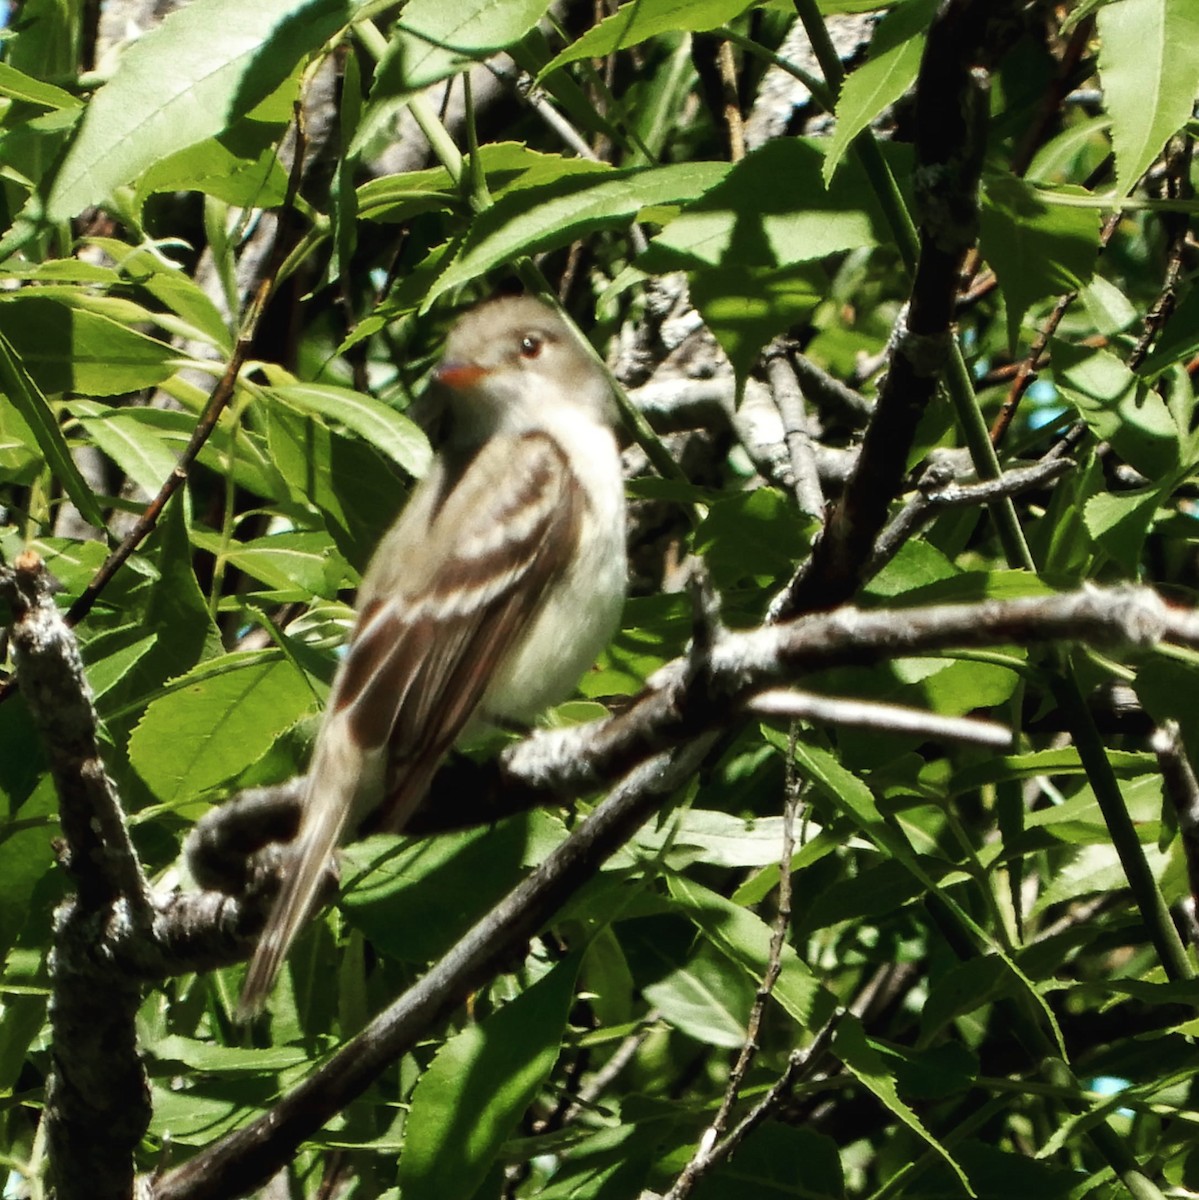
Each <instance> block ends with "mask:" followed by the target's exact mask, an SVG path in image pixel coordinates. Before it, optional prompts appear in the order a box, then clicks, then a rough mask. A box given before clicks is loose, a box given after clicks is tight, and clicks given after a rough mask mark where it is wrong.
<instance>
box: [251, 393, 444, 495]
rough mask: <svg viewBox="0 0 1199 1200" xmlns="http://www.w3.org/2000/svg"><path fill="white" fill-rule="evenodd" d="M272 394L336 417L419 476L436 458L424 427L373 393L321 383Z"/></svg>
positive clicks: (284, 400) (285, 400)
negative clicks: (370, 394)
mask: <svg viewBox="0 0 1199 1200" xmlns="http://www.w3.org/2000/svg"><path fill="white" fill-rule="evenodd" d="M270 394H271V395H272V396H274V397H276V398H277V399H278V400H281V401H283V402H284V403H285V404H290V405H293V406H294V407H296V408H299V409H301V410H303V411H305V412H314V413H320V414H321V415H322V416H326V417H332V418H333V419H334V420H335V421H337V422H338V423H339V424H341V425H344V426H345V427H346V428H347V429H349V430H352V431H353V432H354V433H356V434H358V436H359V437H362V438H364V439H365V440H366V441H368V442H370V444H371V445H372V446H375V447H376V448H378V449H379V450H382V451H383V453H384V454H386V455H388V456H389V457H390V458H391V459H392V460H393V461H395V462H396V463H398V464H399V465H400V466H401V467H403V469H404V470H405V471H407V472H408V474H409V475H411V476H413V477H414V478H416V479H420V478H421V477H422V476H423V475H424V474H425V472H426V471H428V469H429V464H430V462H432V460H433V451H432V449H431V448H430V446H429V439H428V438H427V437H426V436H425V432H424V430H422V429H421V428H420V426H418V425H417V424H416V423H415V422H414V421H412V420H411V419H410V418H409V417H406V416H404V415H403V413H398V412H396V410H395V409H394V408H391V407H390V406H389V405H386V404H384V403H383V402H382V401H381V400H376V399H375V398H374V397H373V396H367V395H365V394H363V393H362V392H355V391H352V390H351V389H350V388H340V387H333V386H332V385H329V384H319V383H291V384H284V385H282V386H280V387H273V388H271V389H270Z"/></svg>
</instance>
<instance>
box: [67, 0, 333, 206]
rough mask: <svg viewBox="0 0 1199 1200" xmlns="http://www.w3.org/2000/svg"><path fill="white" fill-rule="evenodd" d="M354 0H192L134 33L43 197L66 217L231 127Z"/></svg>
mask: <svg viewBox="0 0 1199 1200" xmlns="http://www.w3.org/2000/svg"><path fill="white" fill-rule="evenodd" d="M352 10H353V6H352V4H351V3H350V2H349V0H257V2H256V3H254V4H245V3H243V0H193V3H190V4H188V5H186V6H185V7H183V8H180V9H176V10H175V11H174V12H172V13H169V14H168V15H167V16H166V17H165V18H164V20H163V22H162V24H161V25H159V26H158V28H156V29H152V30H150V31H149V32H148V33H146V34H144V35H143V36H142V37H140V38H138V39H137V40H136V41H134V42H133V43H132V44H131V45H130V46H129V47H128V49H127V50H126V51H125V53H124V55H123V56H122V57H121V59H120V62H119V65H118V67H117V70H116V72H115V74H114V75H113V77H112V78H111V79H110V80H109V81H108V82H107V83H106V84H105V85H104V86H103V87H102V88H100V89H99V91H97V92H96V94H95V95H94V96H93V97H92V99H91V102H90V103H89V104H88V106H87V112H86V115H85V116H84V119H83V124H82V126H81V127H80V130H79V135H78V137H77V138H76V139H75V141H74V143H73V144H72V146H71V148H70V150H69V151H68V152H67V156H66V158H65V159H64V160H63V163H62V166H61V167H60V168H59V171H58V175H57V177H56V178H55V180H54V182H53V184H52V186H51V188H50V194H49V196H48V197H47V199H46V217H47V219H48V220H50V221H62V220H66V219H68V218H70V217H73V216H75V215H77V214H78V213H79V212H80V211H82V210H83V209H84V208H86V207H87V206H88V205H89V204H98V203H101V202H103V201H105V200H107V199H108V198H109V197H111V196H112V194H113V193H114V191H115V190H116V189H117V188H119V187H121V186H122V185H123V184H126V183H130V182H131V181H133V180H134V179H136V178H137V176H138V175H140V174H141V173H142V172H143V171H144V170H146V168H148V167H150V166H152V165H153V164H154V163H156V162H158V161H159V160H161V159H165V158H167V157H168V156H169V155H171V154H174V153H176V152H177V151H179V150H183V149H186V148H187V147H188V146H194V145H195V144H196V143H198V142H202V141H204V140H205V139H206V138H211V137H216V136H217V134H219V133H221V132H222V131H223V130H225V129H227V128H229V126H230V125H232V124H233V123H234V122H235V121H236V120H237V119H238V118H240V117H243V116H245V115H246V114H248V113H249V112H250V110H251V109H253V108H254V106H255V105H257V104H258V103H259V101H261V100H263V99H264V98H265V97H267V96H269V95H270V94H271V93H272V92H273V91H274V90H275V88H276V87H278V86H279V84H280V83H281V82H282V81H283V80H284V79H285V78H287V76H288V75H289V74H290V73H291V72H292V71H293V70H294V69H295V65H296V63H297V62H298V61H299V60H300V59H301V58H303V57H304V56H305V55H307V54H310V53H311V52H313V51H315V50H317V49H319V48H320V47H321V46H322V45H323V44H324V43H325V42H326V41H327V40H328V39H329V38H330V37H332V35H333V34H334V33H336V32H337V30H338V29H339V28H340V27H341V26H343V25H344V24H346V22H347V21H348V20H349V19H350V16H351V13H352Z"/></svg>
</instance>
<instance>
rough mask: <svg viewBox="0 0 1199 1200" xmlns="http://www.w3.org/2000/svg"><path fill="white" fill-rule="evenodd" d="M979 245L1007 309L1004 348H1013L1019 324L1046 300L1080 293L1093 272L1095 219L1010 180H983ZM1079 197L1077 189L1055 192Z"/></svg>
mask: <svg viewBox="0 0 1199 1200" xmlns="http://www.w3.org/2000/svg"><path fill="white" fill-rule="evenodd" d="M983 182H984V190H983V202H982V210H981V213H980V223H981V224H980V230H979V240H980V245H981V249H982V252H983V254H984V256H985V257H986V259H987V261H988V262H989V263H990V264H991V267H992V269H993V270H994V271H995V277H996V278H997V279H998V280H999V284H1000V286H1001V287H1002V288H1003V295H1004V299H1005V301H1006V304H1007V325H1008V346H1009V348H1011V349H1013V350H1014V349H1015V346H1016V343H1017V341H1018V340H1019V334H1020V322H1021V320H1022V319H1023V317H1024V314H1025V313H1026V312H1027V311H1028V309H1029V308H1030V307H1031V306H1032V305H1033V304H1034V303H1036V301H1038V300H1041V299H1043V298H1044V297H1046V296H1056V295H1059V294H1060V293H1062V292H1070V291H1074V290H1076V289H1077V288H1080V287H1081V286H1082V285H1083V284H1084V283H1085V282H1086V281H1087V280H1088V279H1089V278H1090V277H1091V273H1092V272H1093V271H1094V269H1095V257H1096V255H1097V254H1098V252H1099V218H1098V214H1097V213H1094V212H1089V211H1088V210H1086V209H1083V208H1065V207H1063V206H1061V205H1054V204H1046V203H1045V202H1044V200H1043V199H1042V195H1041V194H1038V193H1037V192H1036V191H1035V190H1034V189H1033V188H1032V187H1030V186H1029V185H1028V184H1027V183H1025V181H1024V180H1022V179H1018V178H1016V176H1014V175H988V176H986V177H985V178H984V181H983ZM1058 190H1059V191H1064V192H1067V193H1069V194H1074V195H1081V194H1083V193H1082V189H1081V188H1059V189H1058Z"/></svg>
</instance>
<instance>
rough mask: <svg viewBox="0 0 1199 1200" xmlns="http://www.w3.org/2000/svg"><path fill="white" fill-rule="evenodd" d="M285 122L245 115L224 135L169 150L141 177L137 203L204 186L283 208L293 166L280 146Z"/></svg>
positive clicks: (222, 196)
mask: <svg viewBox="0 0 1199 1200" xmlns="http://www.w3.org/2000/svg"><path fill="white" fill-rule="evenodd" d="M281 128H282V127H281V126H279V125H268V124H267V123H266V122H263V121H248V120H247V121H239V122H237V123H236V124H235V125H234V126H233V127H232V128H231V129H228V130H226V131H225V132H224V133H222V134H221V135H220V136H218V137H213V138H206V139H205V140H204V141H202V142H197V143H196V144H195V145H194V146H187V147H185V148H184V149H182V150H177V151H176V152H175V153H174V154H168V155H165V156H164V157H163V158H160V159H158V160H157V161H155V162H154V163H152V164H151V165H150V167H149V168H148V169H147V170H146V171H144V172H142V174H141V175H140V177H139V178H138V180H137V204H138V206H139V208H140V206H141V205H142V204H144V203H145V200H146V197H147V196H150V195H153V194H154V193H155V192H183V191H190V192H203V193H204V195H206V196H216V197H217V199H219V200H223V201H224V202H225V203H226V204H235V205H239V206H241V207H243V208H277V207H278V206H279V205H280V204H282V203H283V200H284V197H285V196H286V195H287V172H286V171H285V170H284V169H283V165H282V164H281V163H280V162H279V156H278V154H277V153H276V147H277V144H278V141H279V134H280V131H281Z"/></svg>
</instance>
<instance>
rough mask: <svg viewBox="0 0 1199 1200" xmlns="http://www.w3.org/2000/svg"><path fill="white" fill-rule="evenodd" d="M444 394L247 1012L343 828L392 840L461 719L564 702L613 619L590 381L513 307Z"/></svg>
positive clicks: (334, 701)
mask: <svg viewBox="0 0 1199 1200" xmlns="http://www.w3.org/2000/svg"><path fill="white" fill-rule="evenodd" d="M437 380H438V385H439V386H440V387H441V388H442V390H443V392H444V394H445V398H446V400H447V402H448V405H449V414H448V415H449V419H450V424H451V427H452V431H451V434H450V437H449V440H448V441H447V444H446V446H445V447H444V449H443V450H442V452H441V454H440V455H439V457H438V458H437V460H436V461H435V463H434V465H433V467H432V469H431V470H430V472H429V474H428V476H427V477H426V478H425V479H424V480H422V481H421V483H420V485H419V486H418V487H417V489H416V491H415V492H414V493H413V495H412V498H411V500H410V501H409V503H408V505H407V506H406V507H405V509H404V511H403V513H402V514H401V515H400V517H399V519H398V520H397V522H396V523H395V525H394V526H393V527H392V529H391V530H390V531H389V532H388V533H387V535H386V536H385V537H384V539H383V541H382V542H381V543H380V545H379V547H378V549H377V550H376V552H375V555H374V557H373V559H372V560H371V564H370V567H369V568H368V569H367V573H366V576H365V578H364V579H363V583H362V587H361V589H360V590H359V595H358V616H357V620H356V622H355V625H354V630H353V633H352V634H351V638H350V645H349V650H348V652H347V654H346V657H345V659H344V661H343V663H342V665H341V668H340V669H339V671H338V673H337V677H336V679H335V681H334V684H333V690H332V693H331V694H330V697H329V704H328V707H327V709H326V712H325V718H324V723H323V724H322V727H321V731H320V735H319V737H318V739H317V745H316V750H315V753H314V755H313V761H312V766H311V768H310V771H309V777H308V784H307V789H306V793H305V800H304V811H303V815H302V818H301V824H300V830H299V833H298V835H297V837H296V842H295V846H294V851H293V860H292V864H291V868H290V870H289V871H288V873H287V875H286V877H285V879H284V882H283V885H282V887H281V889H280V893H279V896H278V899H277V900H276V902H275V905H274V908H273V910H272V912H271V914H270V917H269V918H268V921H267V924H266V927H265V929H264V930H263V934H262V937H261V939H260V941H259V944H258V947H257V949H256V950H255V953H254V957H253V958H252V959H251V962H250V967H249V971H248V972H247V975H246V981H245V985H244V987H243V989H242V996H241V1004H240V1012H241V1014H242V1015H243V1016H246V1015H250V1014H252V1013H254V1012H256V1011H257V1010H258V1008H259V1007H261V1004H262V1002H263V1000H264V999H265V998H266V995H267V994H268V992H269V991H270V988H271V986H272V984H273V982H274V979H275V976H276V974H277V973H278V971H279V968H280V966H281V965H282V962H283V959H284V958H285V957H286V955H287V952H288V950H289V948H290V946H291V944H292V942H293V941H294V939H295V937H296V935H297V934H298V932H299V930H300V929H301V928H302V927H303V925H304V923H305V922H306V921H307V920H308V918H309V917H310V915H311V913H312V910H313V908H314V907H315V905H316V902H317V897H318V895H319V892H320V887H321V882H322V879H323V877H324V874H325V870H326V866H327V864H328V861H329V856H330V854H331V853H332V852H333V850H334V849H335V847H336V846H337V844H338V843H339V842H340V841H341V840H342V839H343V837H344V836H345V835H346V833H347V832H353V831H354V830H355V829H356V828H358V827H359V826H361V825H363V824H367V825H369V827H370V828H371V829H372V830H391V831H398V830H400V829H402V828H403V826H404V824H405V822H406V821H407V820H408V817H409V816H410V815H411V813H412V811H413V809H414V808H415V807H416V805H417V804H418V803H419V802H420V800H421V798H422V796H423V795H424V793H425V791H426V789H427V788H428V785H429V781H430V779H431V778H432V776H433V773H434V772H435V771H436V769H437V766H438V764H439V763H440V761H441V759H442V758H443V756H444V755H445V754H446V752H447V751H448V750H449V748H450V746H451V745H452V744H453V742H454V741H455V739H456V738H457V737H458V736H459V735H460V734H461V733H462V731H463V729H464V728H465V727H466V726H467V724H468V722H470V721H471V719H472V718H473V717H475V716H476V715H478V716H481V717H483V718H484V719H485V718H486V717H488V716H491V717H496V718H506V719H509V720H519V721H527V720H530V719H531V718H533V717H534V716H536V715H537V713H538V712H540V711H541V709H543V708H544V707H546V706H547V705H548V704H552V703H555V702H556V701H558V700H560V699H562V698H563V697H564V696H566V695H567V694H569V692H570V690H571V689H572V688H573V687H574V685H575V684H576V683H577V681H578V678H579V676H580V675H581V674H582V673H583V671H584V670H585V669H586V668H587V667H588V666H589V665H590V664H591V662H592V661H594V658H595V655H596V654H597V653H598V652H599V650H600V649H601V648H602V647H603V645H604V643H605V642H606V641H607V640H608V638H609V637H611V634H612V632H613V629H614V628H615V625H616V621H617V620H618V618H619V613H620V606H621V604H622V602H623V597H624V581H625V554H624V493H623V481H622V479H621V474H620V460H619V456H618V453H617V449H616V443H615V440H614V438H613V435H612V424H613V421H614V411H613V406H612V399H611V395H610V392H609V389H608V383H607V380H606V378H605V376H604V374H603V371H602V370H601V369H600V368H599V366H598V365H597V364H595V363H594V362H593V361H592V360H591V359H590V357H589V356H588V355H587V353H586V352H585V350H584V349H583V348H582V347H580V346H579V345H578V344H577V343H576V342H575V340H574V337H573V335H572V333H571V331H570V330H569V329H568V328H567V327H566V325H565V324H564V323H563V322H562V320H561V319H560V318H559V317H558V316H557V315H556V314H555V313H554V312H552V311H551V310H550V309H549V308H547V307H546V306H545V305H543V304H542V303H541V302H540V301H537V300H533V299H530V298H527V297H510V298H506V299H500V300H494V301H491V302H489V303H487V304H484V305H481V306H479V307H478V308H476V309H474V310H472V311H471V312H469V313H467V314H466V315H465V316H464V317H463V318H462V319H461V320H460V321H459V322H458V323H457V324H456V325H455V326H454V328H453V330H452V331H451V332H450V336H449V338H448V340H447V343H446V355H445V359H444V361H443V362H442V365H441V367H440V368H439V370H438V372H437Z"/></svg>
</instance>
